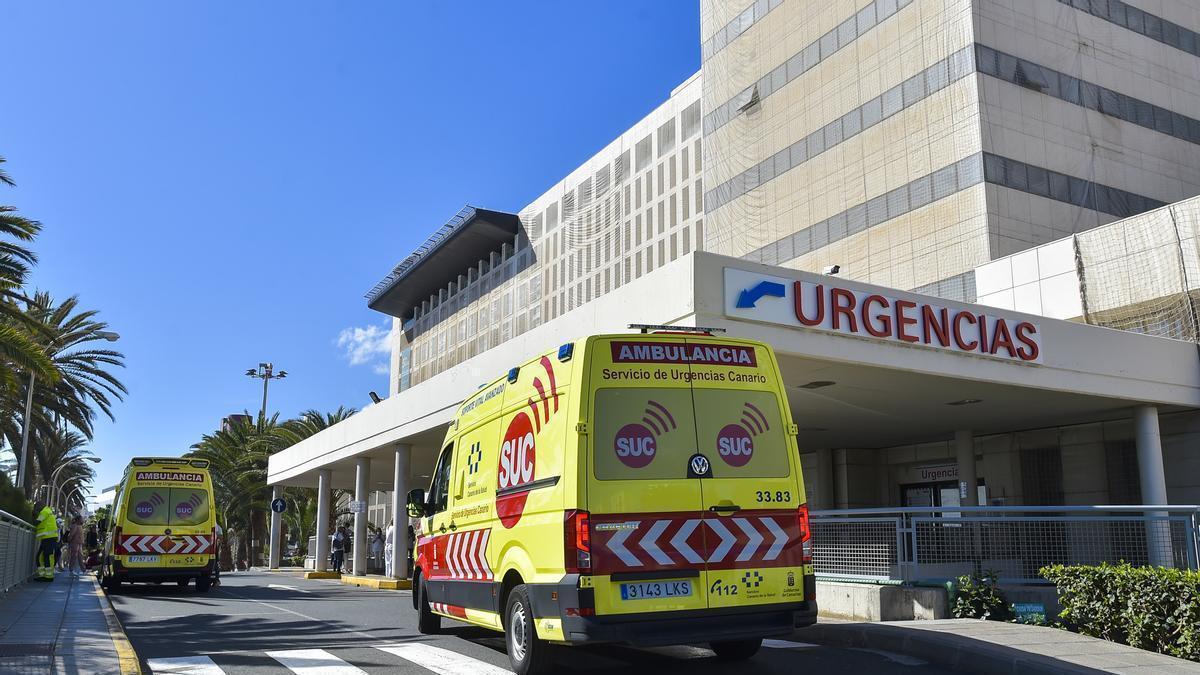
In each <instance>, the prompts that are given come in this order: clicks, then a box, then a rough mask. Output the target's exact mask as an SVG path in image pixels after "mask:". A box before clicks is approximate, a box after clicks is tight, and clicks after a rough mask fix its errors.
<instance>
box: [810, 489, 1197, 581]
mask: <svg viewBox="0 0 1200 675" xmlns="http://www.w3.org/2000/svg"><path fill="white" fill-rule="evenodd" d="M810 522H811V525H812V532H813V563H814V565H815V567H816V572H817V576H818V578H822V577H823V578H827V579H829V578H834V579H848V580H863V581H925V580H929V581H932V580H944V579H952V578H954V577H958V576H961V575H964V574H971V573H978V572H982V571H984V570H995V571H997V572H999V576H1000V579H1001V581H1003V582H1005V583H1045V580H1044V579H1042V578H1041V576H1040V575H1039V574H1038V570H1039V569H1041V568H1042V567H1043V566H1045V565H1052V564H1056V563H1059V564H1064V565H1096V564H1099V563H1102V562H1108V563H1119V562H1128V563H1130V564H1133V565H1138V566H1141V565H1161V566H1165V567H1175V568H1179V569H1192V570H1194V569H1200V506H1195V505H1188V506H1010V507H994V506H976V507H913V508H892V509H887V508H882V509H840V510H831V511H814V512H812V514H811V516H810Z"/></svg>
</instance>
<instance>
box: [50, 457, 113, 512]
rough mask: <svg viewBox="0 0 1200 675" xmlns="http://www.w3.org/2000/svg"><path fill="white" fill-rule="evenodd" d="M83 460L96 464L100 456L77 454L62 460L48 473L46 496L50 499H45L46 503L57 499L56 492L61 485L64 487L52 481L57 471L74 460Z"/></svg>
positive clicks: (51, 502)
mask: <svg viewBox="0 0 1200 675" xmlns="http://www.w3.org/2000/svg"><path fill="white" fill-rule="evenodd" d="M84 460H87V461H89V462H91V463H93V464H98V463H99V462H100V458H99V457H90V456H86V455H77V456H75V457H72V458H70V459H68V460H67V461H65V462H63V463H62V464H60V465H59V467H58V468H57V469H55V470H54V471H53V472H52V473H51V474H50V485H49V491H48V492H47V493H46V496H47V497H49V498H50V499H48V500H47V502H48V503H50V504H54V503H55V502H56V501H57V497H58V496H59V495H58V492H60V491H61V490H62V488H63V487H66V486H65V485H63V486H58V485H57V484H56V483H55V482H54V479H55V478H57V477H58V472H59V471H62V470H63V469H65V468H67V467H68V466H70V465H71V464H73V463H74V462H81V461H84Z"/></svg>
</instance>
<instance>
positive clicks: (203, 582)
mask: <svg viewBox="0 0 1200 675" xmlns="http://www.w3.org/2000/svg"><path fill="white" fill-rule="evenodd" d="M182 585H184V586H186V585H187V581H186V580H184V581H183V582H182ZM210 586H212V577H210V576H208V575H207V574H204V575H201V576H198V577H196V592H197V593H207V592H208V589H209V587H210Z"/></svg>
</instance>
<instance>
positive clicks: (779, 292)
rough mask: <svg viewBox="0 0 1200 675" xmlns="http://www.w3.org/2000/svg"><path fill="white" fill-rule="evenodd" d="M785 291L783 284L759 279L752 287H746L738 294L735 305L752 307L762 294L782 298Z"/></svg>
mask: <svg viewBox="0 0 1200 675" xmlns="http://www.w3.org/2000/svg"><path fill="white" fill-rule="evenodd" d="M786 293H787V289H786V288H784V286H783V284H779V283H775V282H774V281H760V282H758V285H757V286H755V287H754V288H747V289H746V290H744V291H742V294H741V295H739V296H738V301H737V307H740V308H746V307H753V306H754V303H756V302H758V299H759V298H761V297H763V296H764V295H770V296H772V297H776V298H782V297H784V295H785V294H786Z"/></svg>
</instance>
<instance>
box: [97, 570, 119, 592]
mask: <svg viewBox="0 0 1200 675" xmlns="http://www.w3.org/2000/svg"><path fill="white" fill-rule="evenodd" d="M101 585H102V586H104V590H106V591H108V592H109V593H116V592H117V591H119V590H121V578H120V577H117V576H114V575H112V574H106V575H104V581H103V582H101Z"/></svg>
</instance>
